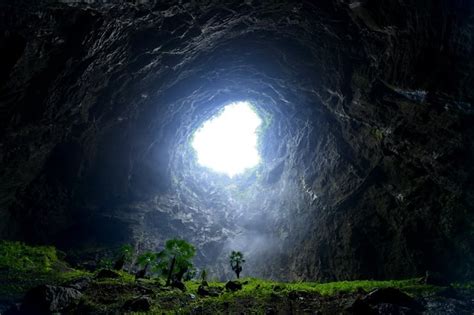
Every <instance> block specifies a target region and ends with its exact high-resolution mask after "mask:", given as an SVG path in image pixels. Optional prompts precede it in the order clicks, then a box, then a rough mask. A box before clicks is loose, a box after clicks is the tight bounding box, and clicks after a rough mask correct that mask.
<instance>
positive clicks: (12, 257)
mask: <svg viewBox="0 0 474 315" xmlns="http://www.w3.org/2000/svg"><path fill="white" fill-rule="evenodd" d="M128 250H129V251H130V252H133V249H132V248H130V247H129V248H128ZM195 252H196V250H195V248H194V246H192V245H191V244H189V243H188V242H186V241H184V240H177V239H174V240H169V241H167V242H166V244H165V248H164V249H163V250H162V251H160V252H159V253H154V252H144V253H142V254H141V255H140V256H139V257H137V265H138V266H140V267H141V268H142V269H141V270H143V269H145V270H146V269H148V268H150V269H152V270H151V271H154V272H155V273H153V272H152V277H151V278H147V277H144V278H140V277H137V276H136V275H132V274H131V273H130V272H127V271H124V270H118V271H116V275H117V276H116V277H112V278H102V277H101V278H98V277H96V276H97V274H98V273H99V271H100V270H97V271H96V272H94V273H91V272H86V271H81V270H76V269H73V268H70V267H69V266H67V264H66V263H64V262H63V261H61V259H60V258H58V256H60V255H58V253H57V251H56V250H55V248H54V247H49V246H28V245H25V244H23V243H19V242H7V241H1V242H0V267H1V268H0V297H1V298H4V299H9V298H14V299H18V298H20V297H21V296H22V295H23V294H24V293H25V292H26V291H27V290H28V289H30V288H31V287H33V286H36V285H39V284H53V285H54V284H56V285H60V284H64V283H65V282H68V281H71V280H75V279H78V278H82V277H88V278H90V279H91V282H90V284H89V285H88V286H87V288H86V289H84V290H83V291H82V293H83V295H82V298H81V300H80V302H79V304H78V306H77V310H76V311H77V313H105V312H108V313H123V312H124V305H126V303H127V302H129V301H131V300H133V299H136V298H137V297H143V296H146V297H147V298H148V299H149V300H150V301H151V302H150V303H151V309H150V310H149V312H150V313H157V314H189V313H191V312H197V313H199V312H201V313H206V314H210V313H212V314H214V313H215V314H219V313H249V312H250V313H252V314H261V313H266V312H267V311H268V309H269V308H274V309H277V310H281V311H282V312H285V310H288V309H289V308H291V310H292V311H293V312H295V313H300V312H301V313H304V310H305V309H316V308H317V309H320V308H321V307H325V305H328V310H334V309H338V307H345V306H344V305H346V304H347V303H349V302H351V301H353V300H354V298H355V297H360V296H363V295H364V294H366V293H367V292H370V291H372V290H374V289H377V288H388V287H392V288H398V289H400V290H401V291H403V292H405V293H407V294H409V295H412V296H424V295H433V294H436V293H437V292H441V291H442V290H443V289H444V288H442V287H437V286H432V285H425V284H423V283H422V281H420V280H421V278H414V279H408V280H393V281H374V280H360V281H340V282H330V283H317V282H278V281H272V280H263V279H256V278H244V279H240V280H238V281H237V282H234V283H240V284H242V289H238V290H237V291H234V290H233V289H231V288H230V287H227V285H226V283H225V282H217V281H210V282H208V281H207V278H208V274H207V271H206V270H204V269H203V270H202V271H201V274H200V277H199V279H198V280H189V281H185V282H184V284H183V287H180V289H177V288H174V287H173V283H174V281H181V280H183V279H184V280H187V279H188V278H190V277H191V276H193V275H195V269H194V268H193V266H192V262H191V260H192V258H193V257H194V255H195ZM121 257H122V256H121ZM124 257H125V256H124ZM131 258H132V257H131V256H130V257H126V258H125V260H128V259H130V260H131ZM229 262H230V264H231V267H232V269H233V270H234V272H236V275H237V277H239V276H240V272H241V271H242V265H243V263H244V262H245V260H244V255H243V254H242V253H241V252H238V251H233V252H232V253H231V254H230V256H229ZM186 275H188V276H186ZM170 284H171V286H170ZM203 287H205V288H204V289H205V290H207V292H208V294H203V293H202V290H203ZM453 287H454V288H455V289H459V290H469V291H471V292H472V291H473V290H474V284H473V283H464V284H454V285H453ZM200 290H201V291H200ZM210 292H212V293H213V294H210ZM334 296H338V298H337V299H335V298H334ZM335 303H336V304H337V303H339V304H337V305H335Z"/></svg>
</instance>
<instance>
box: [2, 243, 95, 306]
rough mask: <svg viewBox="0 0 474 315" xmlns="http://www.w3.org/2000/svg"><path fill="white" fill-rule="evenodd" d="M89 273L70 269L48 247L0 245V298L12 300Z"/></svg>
mask: <svg viewBox="0 0 474 315" xmlns="http://www.w3.org/2000/svg"><path fill="white" fill-rule="evenodd" d="M84 276H90V273H89V272H86V271H81V270H76V269H72V268H70V267H69V266H68V265H67V264H66V263H65V262H63V261H61V260H60V259H58V253H57V251H56V249H55V248H54V247H52V246H31V245H26V244H24V243H21V242H13V241H0V297H3V298H5V299H10V298H11V299H14V298H18V297H20V296H21V295H23V294H24V293H25V292H26V291H28V290H29V289H31V288H32V287H35V286H37V285H40V284H61V283H64V282H67V281H71V280H74V279H77V278H81V277H84Z"/></svg>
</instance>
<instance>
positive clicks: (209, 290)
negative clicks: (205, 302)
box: [197, 284, 222, 297]
mask: <svg viewBox="0 0 474 315" xmlns="http://www.w3.org/2000/svg"><path fill="white" fill-rule="evenodd" d="M221 291H222V289H221V288H218V287H209V286H206V285H203V284H201V285H200V286H199V287H198V291H197V293H198V294H199V295H200V296H213V297H216V296H219V295H220V294H221Z"/></svg>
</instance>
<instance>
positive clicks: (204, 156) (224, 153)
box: [192, 102, 262, 177]
mask: <svg viewBox="0 0 474 315" xmlns="http://www.w3.org/2000/svg"><path fill="white" fill-rule="evenodd" d="M261 123H262V120H261V119H260V117H259V116H258V115H257V113H256V112H255V111H254V110H253V109H252V107H251V106H250V104H249V103H248V102H236V103H232V104H230V105H227V106H226V107H224V109H223V111H222V112H221V113H220V114H218V115H217V116H214V117H213V118H211V119H209V120H208V121H206V122H205V123H204V124H203V125H202V127H201V128H199V129H198V130H197V131H196V133H195V134H194V140H193V143H192V146H193V148H194V150H196V153H197V157H198V163H199V164H200V165H202V166H205V167H208V168H210V169H212V170H214V171H216V172H219V173H225V174H227V175H228V176H229V177H233V176H235V175H237V174H240V173H242V172H243V171H245V170H246V169H248V168H251V167H253V166H256V165H257V164H258V163H259V162H260V155H259V153H258V150H257V138H258V136H257V129H258V127H259V126H260V124H261Z"/></svg>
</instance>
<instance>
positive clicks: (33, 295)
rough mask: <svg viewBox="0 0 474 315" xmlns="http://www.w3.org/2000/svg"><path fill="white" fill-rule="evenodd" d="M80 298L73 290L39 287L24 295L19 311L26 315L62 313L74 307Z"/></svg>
mask: <svg viewBox="0 0 474 315" xmlns="http://www.w3.org/2000/svg"><path fill="white" fill-rule="evenodd" d="M81 296H82V293H81V292H79V291H78V290H76V289H74V288H67V287H62V286H53V285H41V286H38V287H35V288H33V289H31V290H30V291H28V292H27V293H26V295H25V298H24V300H23V303H22V305H21V311H22V312H23V313H26V314H36V313H54V312H64V311H67V310H69V309H71V308H72V307H74V306H75V305H76V304H77V303H78V301H79V300H80V298H81Z"/></svg>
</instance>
